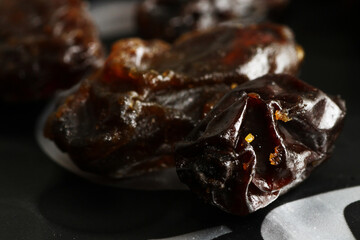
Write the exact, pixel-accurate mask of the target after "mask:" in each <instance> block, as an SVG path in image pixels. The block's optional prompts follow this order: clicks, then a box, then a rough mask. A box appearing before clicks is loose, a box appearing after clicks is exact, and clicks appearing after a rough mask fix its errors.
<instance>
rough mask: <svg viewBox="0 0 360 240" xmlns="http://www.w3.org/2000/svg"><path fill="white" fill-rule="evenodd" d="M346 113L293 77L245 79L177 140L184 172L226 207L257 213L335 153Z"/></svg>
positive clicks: (195, 185) (183, 175)
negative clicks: (187, 132)
mask: <svg viewBox="0 0 360 240" xmlns="http://www.w3.org/2000/svg"><path fill="white" fill-rule="evenodd" d="M344 116H345V104H344V101H343V100H341V99H340V98H339V97H330V96H328V95H326V94H325V93H324V92H322V91H320V90H318V89H316V88H314V87H312V86H310V85H308V84H306V83H305V82H303V81H301V80H299V79H297V78H295V77H293V76H290V75H286V74H279V75H276V74H274V75H272V74H270V75H265V76H263V77H260V78H258V79H255V80H253V81H249V82H246V83H244V84H242V85H240V86H239V87H237V88H235V89H233V90H232V91H231V92H229V93H227V94H226V95H225V96H224V97H223V98H222V99H221V100H220V102H219V103H218V104H217V105H216V106H215V107H214V108H213V109H212V110H211V112H209V113H208V114H207V116H206V117H205V118H204V119H203V120H202V121H201V122H200V124H198V125H197V127H196V128H195V129H194V130H193V131H192V132H191V133H190V135H189V136H188V137H187V139H186V140H185V141H182V142H181V143H179V144H177V147H176V168H177V172H178V175H179V178H180V180H181V181H182V182H184V183H185V184H187V185H188V186H189V188H190V189H191V190H192V191H194V192H195V193H196V194H197V195H198V196H200V197H201V198H202V199H203V200H204V201H206V202H208V203H211V204H213V205H215V206H217V207H219V208H221V209H223V210H224V211H227V212H230V213H233V214H238V215H245V214H248V213H251V212H254V211H256V210H258V209H260V208H263V207H265V206H267V205H268V204H270V203H271V202H273V201H274V200H275V199H276V198H277V197H278V196H279V195H280V194H283V193H285V192H286V191H287V190H289V189H290V188H292V187H294V186H295V185H297V184H298V183H300V182H301V181H303V180H304V179H305V178H306V177H308V175H309V174H310V172H311V171H312V170H313V169H314V168H315V167H316V166H318V165H319V164H321V163H322V162H323V161H324V160H325V159H327V158H328V157H329V156H330V154H331V151H332V149H333V146H334V142H335V140H336V138H337V137H338V135H339V133H340V130H341V128H342V125H343V120H344Z"/></svg>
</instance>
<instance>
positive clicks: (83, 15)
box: [0, 0, 103, 101]
mask: <svg viewBox="0 0 360 240" xmlns="http://www.w3.org/2000/svg"><path fill="white" fill-rule="evenodd" d="M102 63H103V53H102V47H101V43H100V42H99V39H98V36H97V32H96V30H95V26H94V25H93V23H92V21H91V19H90V16H89V15H88V12H87V10H86V8H85V6H84V3H83V2H82V1H81V0H51V1H47V0H32V1H29V0H1V1H0V98H3V99H5V100H9V101H25V100H34V99H41V98H47V97H49V96H51V95H52V94H53V93H54V92H55V91H56V90H57V89H64V88H68V87H70V86H72V85H74V84H75V83H77V82H78V81H80V80H81V79H82V78H83V77H84V76H86V75H88V74H89V73H91V72H93V71H94V70H95V69H97V68H99V67H100V66H101V65H102Z"/></svg>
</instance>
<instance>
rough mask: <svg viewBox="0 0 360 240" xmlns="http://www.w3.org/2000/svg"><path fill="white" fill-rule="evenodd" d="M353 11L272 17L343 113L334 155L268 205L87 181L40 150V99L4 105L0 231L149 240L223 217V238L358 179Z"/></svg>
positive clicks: (353, 216)
mask: <svg viewBox="0 0 360 240" xmlns="http://www.w3.org/2000/svg"><path fill="white" fill-rule="evenodd" d="M359 10H360V8H359V1H351V0H345V1H344V0H337V1H310V0H293V1H291V4H290V5H289V6H288V8H287V9H286V11H285V13H284V15H283V16H282V17H281V18H280V19H279V20H278V21H279V22H281V23H285V24H287V25H289V26H290V27H291V28H292V29H293V30H294V32H295V34H296V38H297V41H298V43H299V44H301V45H302V46H303V48H304V49H305V53H306V55H305V62H304V64H303V67H302V72H301V74H300V78H301V79H303V80H304V81H307V82H309V83H310V84H312V85H314V86H316V87H318V88H320V89H322V90H323V91H325V92H327V93H330V94H340V95H341V96H342V97H343V98H344V99H345V100H346V103H347V107H348V114H347V118H346V122H345V126H344V130H343V133H342V134H341V136H340V138H339V139H338V141H337V143H336V148H335V151H334V153H333V156H332V157H331V159H329V160H328V161H327V162H326V163H324V164H323V166H321V167H319V169H317V170H316V171H315V172H314V173H313V174H312V175H311V177H310V178H309V179H308V180H306V181H305V182H304V183H303V184H301V185H300V186H298V187H297V188H296V189H294V190H292V191H290V192H289V193H288V194H286V195H285V196H282V197H280V198H279V199H278V200H277V201H276V202H274V203H273V204H271V205H270V206H269V207H267V208H265V209H263V210H260V211H258V212H256V213H254V214H252V215H249V216H246V217H236V216H231V215H228V214H226V213H223V212H221V211H220V210H217V209H216V208H214V207H211V206H206V205H204V204H202V203H201V202H200V201H198V200H197V198H196V197H195V196H194V195H192V194H191V193H190V192H188V191H156V192H148V191H136V190H124V189H119V188H112V187H105V186H99V185H95V184H92V183H90V182H88V181H86V180H83V179H81V178H79V177H77V176H75V175H73V174H71V173H69V172H67V171H66V170H64V169H63V168H61V167H60V166H58V165H57V164H56V163H54V162H53V161H52V160H51V159H49V158H48V157H47V156H46V155H45V154H44V153H43V152H42V151H41V149H40V148H39V146H38V144H37V142H36V140H35V137H34V127H35V123H36V120H37V117H38V116H39V114H40V113H41V111H42V110H43V108H44V106H45V104H46V102H35V103H26V104H8V103H7V104H6V103H0V239H90V240H91V239H96V240H101V239H149V238H164V237H171V236H176V235H180V234H185V233H189V232H192V231H197V230H202V229H205V228H208V227H213V226H219V225H226V226H228V227H229V228H230V229H232V231H233V232H232V233H230V234H227V235H225V236H222V237H220V238H219V239H261V236H260V225H261V222H262V220H263V218H264V217H265V215H266V214H267V213H268V212H269V211H270V210H271V209H273V208H274V207H276V206H279V205H281V204H283V203H286V202H289V201H292V200H295V199H299V198H303V197H306V196H311V195H314V194H317V193H322V192H326V191H329V190H335V189H341V188H345V187H349V186H357V185H360V157H359V148H360V140H359V136H360V135H359V134H360V127H359V123H360V107H359V106H358V104H359V103H360V101H359V99H358V98H359V97H360V93H359V87H358V86H359V81H360V77H359V71H360V54H359V53H360V49H359V45H360V42H359V37H358V35H359V31H360V27H359V25H358V22H359V20H360V19H359ZM105 40H106V39H105ZM111 41H112V39H107V40H106V42H107V43H109V42H111ZM359 199H360V196H359ZM359 205H360V204H356V203H355V204H352V205H351V206H349V208H347V209H348V210H346V211H345V215H346V218H347V219H348V221H350V222H351V224H353V226H358V227H359V228H360V222H359V215H358V213H359V212H360V211H359ZM349 209H351V210H349ZM359 228H358V229H359ZM357 236H359V235H357Z"/></svg>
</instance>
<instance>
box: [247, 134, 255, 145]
mask: <svg viewBox="0 0 360 240" xmlns="http://www.w3.org/2000/svg"><path fill="white" fill-rule="evenodd" d="M254 139H255V137H254V135H252V134H251V133H249V134H248V135H247V136H246V137H245V141H247V142H248V143H251V142H252V141H254Z"/></svg>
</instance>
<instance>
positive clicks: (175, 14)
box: [136, 0, 288, 41]
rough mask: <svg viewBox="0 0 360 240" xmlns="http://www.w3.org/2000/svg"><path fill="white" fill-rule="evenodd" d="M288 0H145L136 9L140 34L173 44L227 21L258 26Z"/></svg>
mask: <svg viewBox="0 0 360 240" xmlns="http://www.w3.org/2000/svg"><path fill="white" fill-rule="evenodd" d="M287 2H288V0H250V1H249V0H222V1H216V0H215V1H213V0H195V1H194V0H191V1H190V0H145V1H143V2H142V3H141V4H140V5H139V6H138V9H137V15H136V16H137V17H136V20H137V24H138V31H139V33H140V34H141V35H142V36H143V37H145V38H161V39H165V40H168V41H172V40H174V39H176V38H177V37H179V36H180V35H181V34H183V33H186V32H188V31H191V30H196V29H206V28H209V27H213V26H215V25H216V24H218V23H221V22H224V21H237V22H240V23H242V24H250V23H258V22H260V21H261V20H264V19H265V18H266V16H267V15H268V14H269V12H271V11H274V10H278V9H281V8H283V7H284V5H286V4H287Z"/></svg>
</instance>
